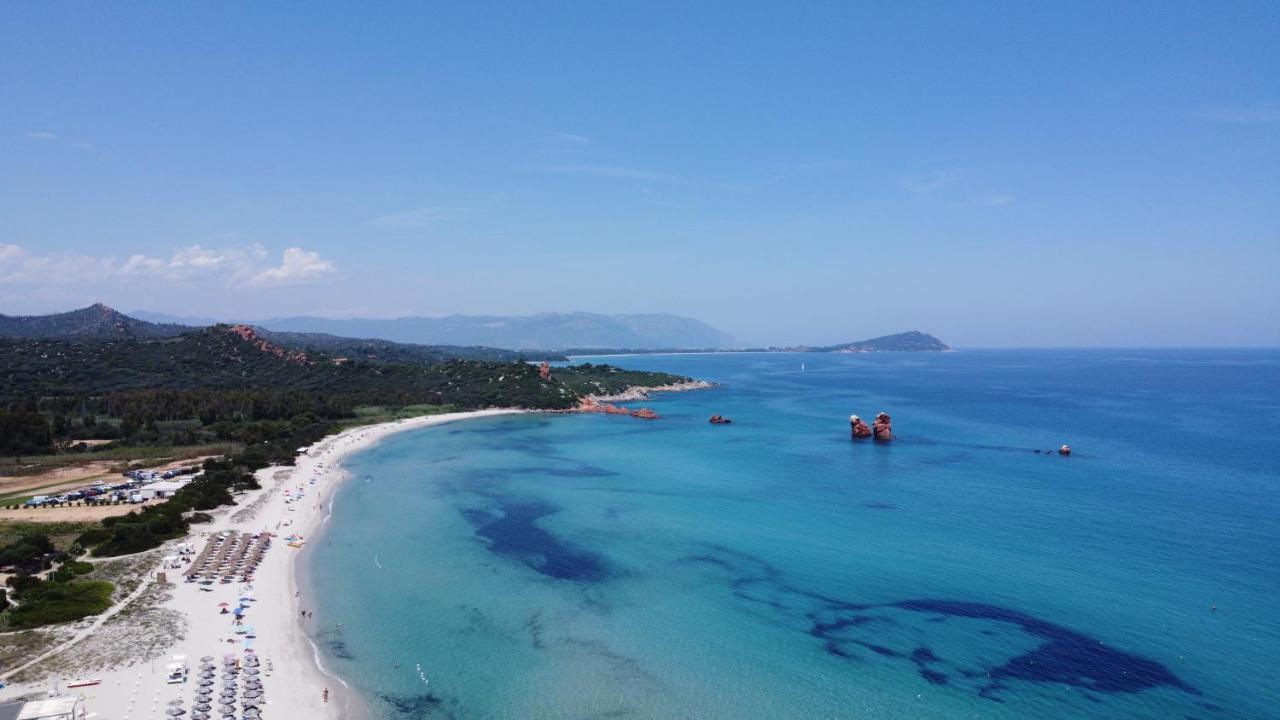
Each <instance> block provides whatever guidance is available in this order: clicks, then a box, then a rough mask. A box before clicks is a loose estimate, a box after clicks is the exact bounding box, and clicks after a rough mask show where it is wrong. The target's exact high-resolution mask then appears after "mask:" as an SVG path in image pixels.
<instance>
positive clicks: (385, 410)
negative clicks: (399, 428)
mask: <svg viewBox="0 0 1280 720" xmlns="http://www.w3.org/2000/svg"><path fill="white" fill-rule="evenodd" d="M457 410H458V408H456V407H454V406H453V405H405V406H403V407H387V406H384V405H361V406H360V407H357V408H354V409H353V410H352V417H350V418H347V419H345V420H342V421H340V424H341V426H342V427H344V428H347V427H355V426H357V425H373V424H376V423H384V422H394V421H396V420H404V419H406V418H412V417H421V416H423V415H440V414H443V413H449V412H457Z"/></svg>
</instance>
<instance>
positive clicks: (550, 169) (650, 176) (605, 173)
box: [542, 165, 689, 183]
mask: <svg viewBox="0 0 1280 720" xmlns="http://www.w3.org/2000/svg"><path fill="white" fill-rule="evenodd" d="M542 171H543V172H546V173H551V174H553V175H594V176H596V177H604V178H614V179H618V180H652V181H657V182H673V183H684V182H689V181H688V180H687V179H686V178H682V177H677V176H675V175H667V174H665V173H660V172H653V171H651V170H639V169H636V168H629V167H621V166H618V165H547V166H546V167H544V168H542Z"/></svg>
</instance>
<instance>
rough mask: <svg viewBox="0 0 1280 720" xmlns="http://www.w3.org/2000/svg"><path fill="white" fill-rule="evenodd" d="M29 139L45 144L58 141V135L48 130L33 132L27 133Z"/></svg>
mask: <svg viewBox="0 0 1280 720" xmlns="http://www.w3.org/2000/svg"><path fill="white" fill-rule="evenodd" d="M27 137H29V138H31V139H32V140H41V141H43V142H52V141H54V140H57V139H58V136H57V135H54V134H53V133H51V132H49V131H48V130H32V131H31V132H29V133H27Z"/></svg>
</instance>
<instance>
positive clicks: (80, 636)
mask: <svg viewBox="0 0 1280 720" xmlns="http://www.w3.org/2000/svg"><path fill="white" fill-rule="evenodd" d="M154 580H155V578H154V577H153V576H151V575H148V576H147V577H146V579H144V580H143V581H142V582H140V583H138V587H137V588H135V589H134V591H133V592H131V593H129V595H128V596H127V597H125V598H124V599H123V600H121V601H120V602H118V603H116V604H115V605H112V606H111V608H110V609H109V610H107V611H106V612H104V613H102V614H101V615H99V616H98V617H97V619H96V620H94V621H93V623H92V624H90V625H89V626H88V627H86V628H84V629H83V630H81V631H80V632H77V633H76V634H75V635H73V636H72V637H71V638H69V639H68V640H66V641H65V642H63V643H62V644H61V645H58V646H57V647H54V648H50V649H49V650H47V651H45V652H43V653H41V654H40V655H38V656H37V657H34V658H32V659H30V660H28V661H27V662H25V663H23V664H21V665H19V666H18V667H15V668H13V669H10V670H7V671H5V673H4V674H3V675H0V678H3V679H6V680H7V679H8V678H9V677H11V676H13V675H16V674H18V673H20V672H22V671H23V670H26V669H27V668H29V667H31V666H32V665H35V664H36V663H38V662H43V661H44V660H46V659H48V658H51V657H53V656H54V655H57V654H58V653H60V652H62V651H63V650H66V649H67V648H69V647H71V646H72V645H75V644H76V643H78V642H80V641H81V640H84V639H85V638H87V637H89V636H90V635H92V634H93V633H94V632H95V631H97V630H98V629H99V628H101V627H102V626H103V625H104V624H106V622H107V621H108V620H110V619H111V618H112V617H113V616H115V615H117V614H119V613H121V612H122V611H124V610H125V609H126V608H128V607H129V604H130V603H132V602H133V601H135V600H137V599H138V597H139V596H141V595H142V593H144V592H146V591H147V588H149V587H151V583H152V581H154Z"/></svg>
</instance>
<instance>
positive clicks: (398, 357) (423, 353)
mask: <svg viewBox="0 0 1280 720" xmlns="http://www.w3.org/2000/svg"><path fill="white" fill-rule="evenodd" d="M153 317H159V318H160V319H161V320H162V322H150V321H148V320H146V319H139V318H135V317H131V316H129V315H125V314H124V313H121V312H119V311H117V310H113V309H111V308H109V307H107V306H106V305H102V304H101V303H99V304H96V305H92V306H90V307H87V308H82V309H79V310H72V311H71V312H66V313H57V314H53V315H31V316H25V317H9V316H4V315H0V337H7V338H25V339H42V340H70V341H75V342H103V341H111V340H131V339H134V340H137V339H155V338H170V337H177V336H178V335H183V334H185V333H190V332H192V331H193V330H197V329H199V327H201V325H198V324H197V325H196V326H193V325H191V324H190V323H192V322H195V323H198V322H199V321H200V318H172V319H170V318H168V317H167V316H162V315H161V316H153ZM215 324H217V323H214V322H212V321H210V322H208V323H205V324H204V326H209V325H215ZM257 331H258V333H259V334H260V335H261V336H263V337H264V338H265V339H268V340H270V341H271V342H274V343H276V344H278V345H280V346H282V347H285V348H288V349H290V350H299V351H303V352H313V353H314V352H322V353H324V354H326V355H333V356H338V357H345V358H349V359H361V360H369V361H375V362H393V363H428V364H430V363H440V362H446V361H448V360H457V359H464V360H492V361H495V362H515V361H516V360H520V359H522V358H523V357H524V355H523V354H521V353H519V352H516V351H513V350H504V349H501V348H494V347H461V346H455V345H419V344H413V343H397V342H392V341H390V340H376V339H364V338H349V337H337V336H334V335H328V334H324V333H301V332H276V331H266V330H262V329H257ZM536 359H539V360H563V359H564V356H563V355H559V354H557V353H545V352H543V353H538V354H537V356H536Z"/></svg>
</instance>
